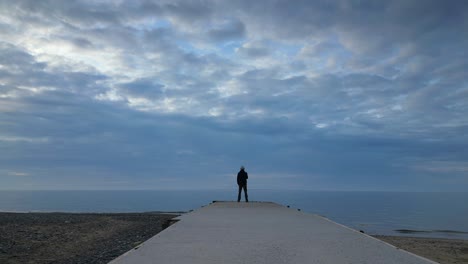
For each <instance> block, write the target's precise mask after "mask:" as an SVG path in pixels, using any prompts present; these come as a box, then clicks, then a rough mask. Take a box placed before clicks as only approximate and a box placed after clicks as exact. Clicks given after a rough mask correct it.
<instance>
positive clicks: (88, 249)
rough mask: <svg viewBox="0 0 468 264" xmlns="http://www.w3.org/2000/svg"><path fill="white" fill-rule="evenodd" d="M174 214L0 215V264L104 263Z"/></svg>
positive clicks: (165, 222)
mask: <svg viewBox="0 0 468 264" xmlns="http://www.w3.org/2000/svg"><path fill="white" fill-rule="evenodd" d="M175 216H176V215H174V214H173V215H170V214H160V213H125V214H71V213H0V263H5V264H13V263H15V264H16V263H57V264H58V263H64V264H65V263H67V264H74V263H76V264H81V263H82V264H85V263H87V264H91V263H108V262H109V261H111V260H112V259H114V258H116V257H118V256H120V255H121V254H123V253H125V252H127V251H128V250H130V249H132V248H133V247H135V246H137V245H138V244H140V243H142V242H143V241H145V240H147V239H149V238H150V237H152V236H154V235H155V234H157V233H159V232H160V231H161V230H163V228H164V227H165V226H167V224H168V221H169V220H170V219H172V218H173V217H175Z"/></svg>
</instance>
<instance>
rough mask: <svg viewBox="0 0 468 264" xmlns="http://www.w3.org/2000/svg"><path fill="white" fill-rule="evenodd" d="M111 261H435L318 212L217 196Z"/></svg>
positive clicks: (176, 263) (276, 263) (372, 263)
mask: <svg viewBox="0 0 468 264" xmlns="http://www.w3.org/2000/svg"><path fill="white" fill-rule="evenodd" d="M111 263H112V264H124V263H125V264H127V263H139V264H144V263H167V264H179V263H200V264H201V263H203V264H208V263H217V264H218V263H268V264H279V263H317V264H318V263H320V264H324V263H360V264H363V263H369V264H377V263H378V264H385V263H400V264H405V263H415V264H416V263H435V262H432V261H429V260H427V259H424V258H422V257H419V256H416V255H413V254H411V253H408V252H406V251H403V250H399V249H397V248H395V247H393V246H391V245H389V244H386V243H385V242H382V241H380V240H377V239H374V238H372V237H370V236H367V235H365V234H362V233H359V232H357V231H355V230H352V229H350V228H347V227H345V226H342V225H339V224H337V223H334V222H332V221H330V220H328V219H326V218H323V217H320V216H318V215H313V214H308V213H304V212H299V211H297V210H296V209H290V208H286V207H283V206H280V205H277V204H274V203H255V202H251V203H243V202H241V203H237V202H217V203H213V204H210V205H208V206H206V207H203V208H200V209H198V210H195V211H193V212H191V213H188V214H185V215H183V216H181V217H180V221H179V222H177V223H176V224H174V225H172V226H170V227H169V228H167V229H166V230H164V231H163V232H161V233H159V234H157V235H156V236H154V237H152V238H151V239H149V240H148V241H146V242H145V243H143V244H141V245H140V246H139V247H138V248H136V249H133V250H131V251H129V252H127V253H125V254H124V255H122V256H120V257H118V258H117V259H115V260H114V261H112V262H111Z"/></svg>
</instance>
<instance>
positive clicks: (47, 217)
mask: <svg viewBox="0 0 468 264" xmlns="http://www.w3.org/2000/svg"><path fill="white" fill-rule="evenodd" d="M175 216H176V215H175V214H172V215H169V214H160V213H123V214H69V213H0V263H5V264H13V263H14V264H16V263H70V264H73V263H90V264H92V263H108V262H109V261H110V260H112V259H114V258H116V257H117V256H120V255H121V254H123V253H125V252H127V251H128V250H130V249H132V248H133V247H135V246H137V245H138V244H140V243H142V242H143V241H145V240H147V239H149V238H150V237H152V236H154V235H156V234H157V233H159V232H160V231H162V230H163V229H164V228H165V227H166V226H167V225H168V223H169V220H170V219H172V218H173V217H175ZM374 237H376V238H378V239H381V240H383V241H386V242H387V243H390V244H393V245H395V246H396V247H399V248H402V249H404V250H407V251H410V252H413V253H415V254H417V255H420V256H424V257H426V258H428V259H432V260H434V261H437V262H440V263H446V264H449V263H468V240H452V239H438V238H414V237H403V236H401V237H395V236H374Z"/></svg>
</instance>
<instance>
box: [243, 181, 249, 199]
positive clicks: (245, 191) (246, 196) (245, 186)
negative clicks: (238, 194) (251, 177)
mask: <svg viewBox="0 0 468 264" xmlns="http://www.w3.org/2000/svg"><path fill="white" fill-rule="evenodd" d="M244 195H245V201H246V202H249V196H248V195H247V184H246V185H244Z"/></svg>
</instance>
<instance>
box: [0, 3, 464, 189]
mask: <svg viewBox="0 0 468 264" xmlns="http://www.w3.org/2000/svg"><path fill="white" fill-rule="evenodd" d="M467 47H468V3H467V2H466V1H464V0H460V1H456V0H454V1H450V0H449V1H431V0H421V1H409V0H401V1H373V0H372V1H365V0H363V1H359V0H356V1H345V0H340V1H338V0H337V1H309V0H306V1H274V0H271V1H251V0H246V1H216V0H213V1H211V0H207V1H174V0H170V1H112V0H105V1H62V0H57V1H36V0H30V1H22V0H11V1H8V0H6V1H5V0H0V189H216V188H230V187H232V186H233V187H234V188H236V187H235V174H236V173H237V171H238V168H239V166H240V165H244V166H246V168H247V171H248V172H249V175H250V181H249V185H250V187H251V188H262V189H307V190H377V191H380V190H402V191H424V190H428V191H461V190H466V189H468V53H467V51H468V48H467Z"/></svg>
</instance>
